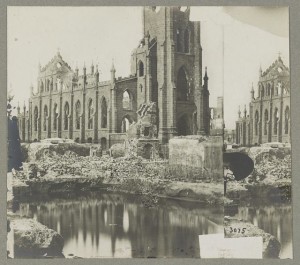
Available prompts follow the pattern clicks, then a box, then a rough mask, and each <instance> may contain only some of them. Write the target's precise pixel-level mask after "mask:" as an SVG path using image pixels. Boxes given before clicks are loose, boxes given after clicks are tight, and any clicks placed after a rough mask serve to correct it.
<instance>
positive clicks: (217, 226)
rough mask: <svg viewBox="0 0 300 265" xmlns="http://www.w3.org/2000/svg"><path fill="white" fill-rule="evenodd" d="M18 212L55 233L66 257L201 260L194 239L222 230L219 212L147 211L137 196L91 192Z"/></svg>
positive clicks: (164, 206)
mask: <svg viewBox="0 0 300 265" xmlns="http://www.w3.org/2000/svg"><path fill="white" fill-rule="evenodd" d="M19 213H20V214H21V215H23V216H28V217H31V218H33V217H34V218H36V219H37V220H38V221H39V222H41V223H43V224H44V225H46V226H48V227H49V228H52V229H54V230H56V231H57V232H59V233H60V234H61V235H62V236H63V238H64V240H65V246H64V249H63V253H64V255H65V256H68V255H70V254H74V255H76V256H79V257H83V258H91V257H124V258H128V257H199V253H200V252H199V240H198V235H203V234H209V233H218V232H222V231H223V226H222V224H223V209H222V207H220V208H216V207H213V208H204V207H200V206H199V205H197V204H195V203H191V202H177V201H174V200H162V201H161V203H160V204H159V206H157V207H155V208H145V207H144V206H143V205H142V204H141V203H140V202H139V200H138V199H137V198H134V197H132V196H128V195H119V194H96V193H93V194H90V195H89V196H84V197H80V198H77V199H56V200H52V201H47V202H39V203H22V204H20V209H19Z"/></svg>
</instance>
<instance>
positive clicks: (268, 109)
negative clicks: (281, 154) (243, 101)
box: [236, 56, 291, 146]
mask: <svg viewBox="0 0 300 265" xmlns="http://www.w3.org/2000/svg"><path fill="white" fill-rule="evenodd" d="M238 115H239V119H238V120H237V121H236V143H237V144H241V145H243V146H250V145H258V144H263V143H268V142H282V143H290V142H291V137H290V136H291V132H290V71H289V68H288V67H287V66H285V65H284V64H283V61H282V59H281V57H280V56H279V57H278V59H277V60H276V61H275V62H274V63H273V64H272V65H271V66H270V67H269V68H268V69H266V70H265V71H264V72H263V71H262V69H260V71H259V82H258V93H257V97H255V92H254V88H253V86H252V89H251V102H250V104H249V114H247V109H246V106H245V108H244V111H243V115H241V110H240V109H239V112H238Z"/></svg>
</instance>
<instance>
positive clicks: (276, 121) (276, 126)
mask: <svg viewBox="0 0 300 265" xmlns="http://www.w3.org/2000/svg"><path fill="white" fill-rule="evenodd" d="M278 121H279V113H278V109H277V108H275V110H274V134H275V135H276V134H277V128H278Z"/></svg>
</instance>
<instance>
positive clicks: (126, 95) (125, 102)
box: [122, 90, 131, 110]
mask: <svg viewBox="0 0 300 265" xmlns="http://www.w3.org/2000/svg"><path fill="white" fill-rule="evenodd" d="M122 105H123V109H129V110H130V109H131V98H130V95H129V93H128V91H127V90H125V91H124V93H123V100H122Z"/></svg>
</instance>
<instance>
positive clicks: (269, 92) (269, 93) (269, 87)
mask: <svg viewBox="0 0 300 265" xmlns="http://www.w3.org/2000/svg"><path fill="white" fill-rule="evenodd" d="M268 96H271V85H270V84H268Z"/></svg>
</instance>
